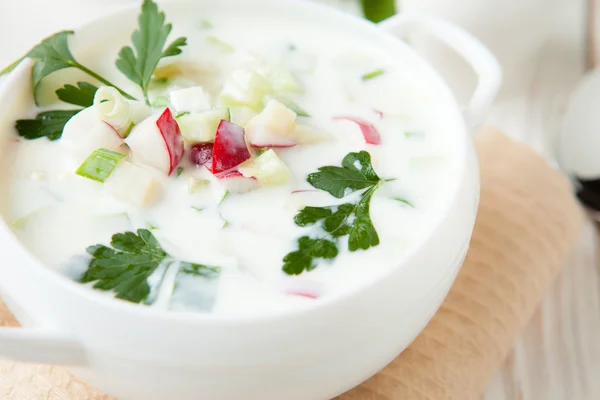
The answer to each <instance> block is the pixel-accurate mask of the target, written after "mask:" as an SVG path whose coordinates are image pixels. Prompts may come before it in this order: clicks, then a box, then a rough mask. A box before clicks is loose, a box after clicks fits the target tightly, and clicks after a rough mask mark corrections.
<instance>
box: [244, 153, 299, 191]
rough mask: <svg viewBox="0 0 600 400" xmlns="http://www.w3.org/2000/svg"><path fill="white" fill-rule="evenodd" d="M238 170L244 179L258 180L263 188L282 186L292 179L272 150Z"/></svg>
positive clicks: (286, 168)
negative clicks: (252, 178)
mask: <svg viewBox="0 0 600 400" xmlns="http://www.w3.org/2000/svg"><path fill="white" fill-rule="evenodd" d="M239 170H240V172H241V173H242V174H243V175H244V176H245V177H254V178H256V179H258V182H259V183H260V184H261V185H263V186H276V185H284V184H286V183H287V182H289V180H290V179H291V178H292V173H291V172H290V170H289V168H288V167H287V165H285V163H284V162H283V161H281V159H280V158H279V157H278V156H277V153H275V151H274V150H273V149H270V150H268V151H266V152H264V153H263V154H261V155H260V156H259V157H257V158H255V159H253V160H251V161H249V162H247V163H246V164H244V165H243V166H242V167H240V169H239Z"/></svg>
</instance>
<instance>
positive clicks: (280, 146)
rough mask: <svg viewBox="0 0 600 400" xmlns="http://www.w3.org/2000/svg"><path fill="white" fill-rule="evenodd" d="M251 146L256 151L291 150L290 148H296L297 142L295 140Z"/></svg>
mask: <svg viewBox="0 0 600 400" xmlns="http://www.w3.org/2000/svg"><path fill="white" fill-rule="evenodd" d="M250 146H252V147H253V148H255V149H289V148H290V147H294V146H296V142H294V141H293V140H285V141H281V142H279V143H266V144H262V143H250Z"/></svg>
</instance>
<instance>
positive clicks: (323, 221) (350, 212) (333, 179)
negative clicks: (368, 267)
mask: <svg viewBox="0 0 600 400" xmlns="http://www.w3.org/2000/svg"><path fill="white" fill-rule="evenodd" d="M308 182H309V183H310V184H311V185H313V186H314V187H315V188H317V189H321V190H324V191H327V192H329V193H330V194H331V195H332V196H334V197H337V198H342V197H345V196H347V195H348V194H350V193H353V192H356V191H358V190H364V191H363V192H362V193H361V197H360V200H358V201H357V202H356V203H355V204H353V203H345V204H340V205H338V206H330V207H311V206H308V207H305V208H304V209H302V210H301V211H300V212H299V213H298V214H297V215H296V217H295V218H294V222H295V223H296V225H298V226H302V227H307V226H311V225H315V224H317V223H320V226H321V228H322V229H323V231H324V232H325V235H324V236H323V237H322V238H319V239H314V238H310V237H309V236H303V237H301V238H300V239H298V250H296V251H293V252H291V253H289V254H288V255H286V256H285V257H284V259H283V262H284V265H283V271H284V272H285V273H287V274H289V275H299V274H301V273H303V272H304V271H311V270H313V269H314V268H316V262H315V259H318V258H322V259H333V258H335V257H337V255H338V248H337V241H338V240H339V239H340V238H342V237H343V236H348V249H349V250H350V251H357V250H359V249H362V250H367V249H369V248H371V247H374V246H377V245H378V244H379V235H378V234H377V231H376V230H375V227H374V226H373V221H372V220H371V215H370V206H371V199H372V197H373V194H374V193H375V192H376V191H377V189H378V188H379V187H380V186H381V185H382V184H383V183H384V182H386V181H383V180H381V179H380V178H379V176H378V175H377V173H376V172H375V170H374V169H373V165H372V164H371V156H370V154H369V153H367V152H365V151H361V152H359V153H349V154H348V155H346V157H344V159H343V160H342V166H341V167H336V166H325V167H321V168H319V172H316V173H313V174H310V175H309V176H308Z"/></svg>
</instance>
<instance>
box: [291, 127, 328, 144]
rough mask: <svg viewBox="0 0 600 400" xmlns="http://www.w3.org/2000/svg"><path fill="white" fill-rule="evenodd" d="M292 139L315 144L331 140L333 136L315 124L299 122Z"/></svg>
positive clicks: (297, 141) (300, 142) (299, 142)
mask: <svg viewBox="0 0 600 400" xmlns="http://www.w3.org/2000/svg"><path fill="white" fill-rule="evenodd" d="M291 139H292V140H293V141H294V142H296V143H298V144H313V143H319V142H324V141H327V140H330V139H331V136H330V135H329V134H327V133H326V132H323V131H321V130H319V129H317V128H315V127H314V126H311V125H305V124H297V125H296V127H295V128H294V132H293V133H292V135H291Z"/></svg>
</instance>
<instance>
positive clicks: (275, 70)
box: [260, 63, 303, 92]
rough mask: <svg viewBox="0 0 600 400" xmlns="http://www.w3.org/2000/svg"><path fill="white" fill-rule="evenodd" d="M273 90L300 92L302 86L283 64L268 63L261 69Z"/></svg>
mask: <svg viewBox="0 0 600 400" xmlns="http://www.w3.org/2000/svg"><path fill="white" fill-rule="evenodd" d="M260 72H261V73H262V75H263V76H264V77H265V78H267V80H268V81H269V83H270V84H271V89H272V90H273V91H274V92H302V91H303V89H302V86H300V84H299V83H298V81H297V79H296V78H295V77H294V73H293V72H292V71H290V69H289V68H287V66H286V65H285V64H281V63H280V64H269V65H267V66H266V67H264V68H263V69H262V70H261V71H260Z"/></svg>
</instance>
